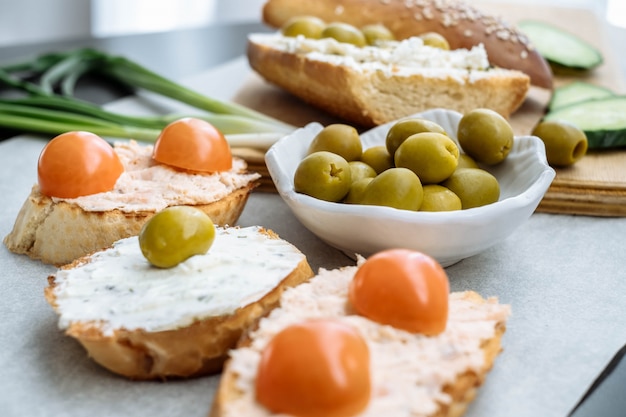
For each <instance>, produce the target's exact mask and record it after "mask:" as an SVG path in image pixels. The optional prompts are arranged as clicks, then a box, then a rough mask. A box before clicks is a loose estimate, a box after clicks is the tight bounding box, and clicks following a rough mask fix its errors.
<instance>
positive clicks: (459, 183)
mask: <svg viewBox="0 0 626 417" xmlns="http://www.w3.org/2000/svg"><path fill="white" fill-rule="evenodd" d="M441 185H443V186H444V187H446V188H448V189H449V190H451V191H452V192H453V193H454V194H456V195H457V196H458V197H459V198H460V199H461V206H462V208H463V209H464V210H465V209H469V208H473V207H480V206H485V205H487V204H491V203H495V202H496V201H498V199H499V198H500V185H499V184H498V180H497V179H496V177H494V176H493V175H491V173H489V172H487V171H485V170H483V169H477V168H461V169H457V170H456V171H454V173H453V174H452V175H450V178H448V179H447V180H445V181H443V182H442V183H441Z"/></svg>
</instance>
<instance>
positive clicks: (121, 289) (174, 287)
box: [54, 226, 305, 335]
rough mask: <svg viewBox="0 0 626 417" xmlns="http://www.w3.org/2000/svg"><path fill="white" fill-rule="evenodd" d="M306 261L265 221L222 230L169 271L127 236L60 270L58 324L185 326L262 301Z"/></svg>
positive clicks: (156, 328) (57, 279) (105, 330)
mask: <svg viewBox="0 0 626 417" xmlns="http://www.w3.org/2000/svg"><path fill="white" fill-rule="evenodd" d="M304 258H305V257H304V255H303V254H302V253H301V252H300V251H299V250H298V249H297V248H296V247H295V246H293V245H291V244H290V243H288V242H286V241H285V240H282V239H279V238H276V237H275V236H274V237H272V236H270V235H268V234H267V233H265V232H264V231H263V230H262V229H261V228H260V227H258V226H251V227H230V228H221V227H217V228H216V236H215V240H214V242H213V245H212V246H211V248H210V249H209V251H208V252H207V254H205V255H196V256H193V257H191V258H189V259H187V260H186V261H184V262H182V263H180V264H179V265H177V266H175V267H173V268H168V269H160V268H156V267H154V266H151V265H150V264H149V263H148V261H147V260H146V259H145V258H144V256H143V255H142V253H141V250H140V248H139V242H138V238H137V237H130V238H126V239H122V240H120V241H118V242H116V243H115V244H114V245H113V247H111V248H109V249H106V250H104V251H101V252H97V253H96V254H94V255H92V256H91V258H90V261H89V262H87V263H83V264H80V265H78V266H77V267H75V268H72V269H60V270H58V271H57V273H56V275H55V287H54V294H55V297H56V306H57V312H58V313H59V315H60V319H59V326H60V328H61V329H66V328H68V327H69V326H70V324H71V323H73V322H83V323H85V322H100V323H101V326H99V327H100V329H101V330H102V332H103V333H104V334H105V335H107V334H111V333H112V332H113V331H114V330H115V329H120V328H125V329H128V330H134V329H144V330H146V331H151V332H153V331H162V330H174V329H177V328H180V327H185V326H188V325H190V324H192V323H193V322H194V321H195V320H199V319H203V318H207V317H214V316H220V315H225V314H231V313H233V312H234V311H235V310H236V309H237V308H239V307H243V306H246V305H248V304H250V303H253V302H255V301H258V300H259V299H261V298H262V297H263V296H264V295H265V294H267V293H268V292H269V291H271V290H272V289H273V288H275V287H276V286H277V285H278V284H279V283H280V282H281V281H282V280H283V279H284V278H285V277H287V275H289V274H290V273H291V272H292V271H293V270H294V269H296V267H297V266H298V264H299V263H300V262H301V261H302V260H303V259H304Z"/></svg>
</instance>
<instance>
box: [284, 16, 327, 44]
mask: <svg viewBox="0 0 626 417" xmlns="http://www.w3.org/2000/svg"><path fill="white" fill-rule="evenodd" d="M325 27H326V23H325V22H324V21H323V20H322V19H319V18H317V17H314V16H296V17H293V18H291V19H289V20H288V21H287V23H285V24H284V25H283V27H282V28H281V33H282V34H283V35H284V36H289V37H294V38H295V37H296V36H298V35H302V36H304V37H305V38H311V39H319V38H321V37H322V31H323V30H324V28H325Z"/></svg>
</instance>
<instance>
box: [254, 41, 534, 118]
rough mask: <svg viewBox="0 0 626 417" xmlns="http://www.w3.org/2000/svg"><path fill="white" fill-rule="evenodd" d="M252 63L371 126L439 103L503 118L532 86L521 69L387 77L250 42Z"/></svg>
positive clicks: (313, 100) (315, 101)
mask: <svg viewBox="0 0 626 417" xmlns="http://www.w3.org/2000/svg"><path fill="white" fill-rule="evenodd" d="M247 56H248V61H249V63H250V66H251V67H252V68H253V69H254V70H255V71H257V72H258V73H259V74H260V75H261V76H262V77H264V78H265V79H266V80H267V81H269V82H270V83H273V84H275V85H277V86H279V87H281V88H283V89H285V90H287V91H289V92H290V93H292V94H294V95H295V96H297V97H299V98H301V99H302V100H304V101H306V102H308V103H310V104H312V105H314V106H316V107H319V108H321V109H324V110H326V111H327V112H329V113H331V114H334V115H337V116H339V117H341V118H343V119H346V120H348V121H350V122H352V123H356V124H358V125H361V126H364V127H372V126H377V125H380V124H384V123H387V122H391V121H393V120H397V119H399V118H402V117H405V116H409V115H411V114H415V113H419V112H422V111H425V110H428V109H430V108H434V107H440V108H447V109H450V110H456V111H458V112H461V113H465V112H468V111H470V110H473V109H476V108H481V107H488V108H491V109H493V110H495V111H497V112H498V113H500V114H501V115H503V116H504V117H507V118H508V117H509V115H510V114H511V113H513V112H514V111H515V110H517V109H518V108H519V106H521V105H522V103H523V102H524V99H525V97H526V93H527V92H528V89H529V86H530V84H529V79H528V76H526V75H525V74H523V73H521V72H519V71H499V72H494V73H493V75H491V76H489V77H480V78H478V79H475V80H470V76H469V75H467V76H466V77H465V79H464V80H463V81H459V80H458V79H457V78H456V77H453V76H451V75H450V76H440V77H429V76H425V75H422V74H412V75H387V74H382V73H380V72H372V71H370V72H360V71H356V70H354V69H353V68H351V67H350V66H344V65H334V64H332V63H330V62H326V61H320V60H315V59H310V58H308V57H307V56H306V55H305V54H298V53H291V52H285V51H282V50H279V49H275V48H271V47H269V46H267V45H263V44H260V43H255V42H254V41H253V40H250V41H249V42H248V49H247Z"/></svg>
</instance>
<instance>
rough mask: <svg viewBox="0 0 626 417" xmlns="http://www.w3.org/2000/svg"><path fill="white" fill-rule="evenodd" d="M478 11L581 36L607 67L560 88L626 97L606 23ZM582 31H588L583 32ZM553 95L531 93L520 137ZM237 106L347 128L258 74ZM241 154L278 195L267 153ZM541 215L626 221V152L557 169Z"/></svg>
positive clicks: (550, 14) (489, 6) (508, 9)
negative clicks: (584, 85)
mask: <svg viewBox="0 0 626 417" xmlns="http://www.w3.org/2000/svg"><path fill="white" fill-rule="evenodd" d="M477 7H480V8H481V9H482V10H488V11H490V12H492V13H495V14H497V15H499V16H501V17H502V18H504V19H505V20H507V21H509V22H512V23H516V22H518V21H520V20H523V19H538V20H544V21H547V22H550V23H552V24H554V25H557V26H559V27H561V28H563V29H565V30H568V31H570V32H573V33H576V34H578V35H579V36H581V37H582V38H584V39H585V40H587V41H588V42H590V43H591V44H592V45H594V46H596V47H597V48H599V49H600V50H601V51H602V52H603V56H604V62H603V64H602V65H601V66H599V67H597V68H595V69H594V70H593V71H590V72H588V73H585V74H555V86H559V85H563V84H566V83H569V82H571V81H574V80H582V81H586V82H591V83H594V84H597V85H601V86H604V87H607V88H610V89H612V90H613V91H615V92H616V93H620V94H623V93H624V76H623V73H622V72H621V70H620V68H619V65H618V63H617V61H616V59H615V54H616V53H617V51H615V50H612V49H611V47H610V46H609V44H608V41H607V35H606V33H605V32H604V29H603V26H602V23H601V21H600V19H598V17H597V16H596V15H595V14H593V13H592V12H591V11H589V10H586V9H573V8H562V7H554V6H540V5H534V4H533V5H532V7H529V6H527V5H516V4H502V3H487V2H481V3H480V4H478V6H477ZM580 28H584V29H585V30H582V31H581V30H580ZM550 95H551V92H550V91H547V90H543V89H539V88H534V87H533V88H531V90H530V92H529V94H528V97H527V99H526V101H525V102H524V104H523V105H522V107H521V108H520V109H519V110H518V111H517V112H516V113H515V114H513V115H512V116H511V119H510V122H511V125H512V126H513V128H514V130H515V132H516V134H518V135H528V134H530V132H531V131H532V129H533V127H534V126H535V124H536V123H537V122H538V121H539V120H540V119H541V117H542V116H543V114H544V112H545V109H546V105H547V103H548V101H549V100H550ZM233 100H234V101H237V102H239V103H241V104H244V105H246V106H249V107H252V108H254V109H257V110H259V111H262V112H264V113H266V114H269V115H271V116H274V117H276V118H278V119H280V120H283V121H285V122H288V123H291V124H293V125H296V126H303V125H305V124H307V123H309V122H314V121H315V122H320V123H321V124H323V125H326V124H329V123H334V122H341V120H339V119H337V118H335V117H333V116H330V115H328V114H327V113H325V112H323V111H321V110H318V109H315V108H313V107H311V106H309V105H307V104H305V103H303V102H302V101H300V100H299V99H297V98H295V97H293V96H291V95H290V94H288V93H286V92H284V91H282V90H280V89H278V88H276V87H274V86H272V85H269V84H267V83H266V82H264V81H263V80H262V79H261V78H260V77H259V76H258V75H256V74H255V73H253V72H251V73H250V75H249V77H248V79H247V80H245V82H244V83H243V84H242V86H241V88H240V89H239V91H238V92H237V94H236V95H235V97H234V98H233ZM236 153H237V154H240V155H241V156H243V157H244V158H245V159H246V160H247V161H248V162H249V164H250V168H251V169H254V170H257V171H258V172H260V173H261V174H262V175H263V179H262V184H261V187H260V189H261V190H266V191H273V190H274V188H273V184H272V182H271V178H269V175H268V173H267V168H266V167H265V164H264V160H263V153H262V152H259V151H255V150H252V149H239V150H236ZM537 211H540V212H550V213H564V214H581V215H593V216H626V150H612V151H590V152H589V153H588V154H587V155H586V156H585V157H584V158H583V159H582V160H581V161H579V162H578V163H576V164H575V165H574V166H572V167H569V168H565V169H557V175H556V178H555V180H554V181H553V183H552V185H551V187H550V189H549V190H548V192H547V193H546V195H545V196H544V198H543V200H542V202H541V204H540V205H539V207H538V208H537Z"/></svg>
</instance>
